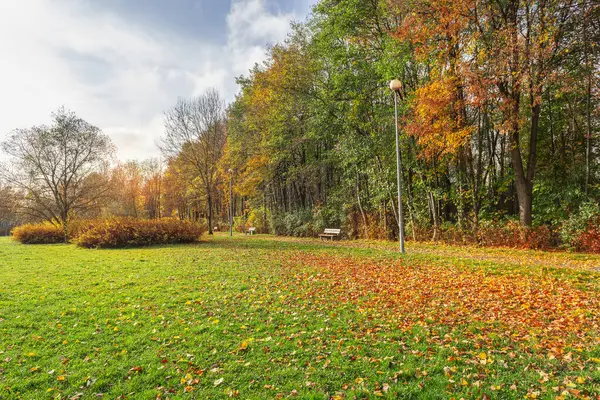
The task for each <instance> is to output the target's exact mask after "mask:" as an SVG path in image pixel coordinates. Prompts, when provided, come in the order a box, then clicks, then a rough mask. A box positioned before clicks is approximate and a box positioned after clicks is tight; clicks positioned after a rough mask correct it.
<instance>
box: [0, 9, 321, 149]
mask: <svg viewBox="0 0 600 400" xmlns="http://www.w3.org/2000/svg"><path fill="white" fill-rule="evenodd" d="M315 3H316V0H0V59H1V60H2V61H1V62H0V107H1V108H0V109H1V110H2V111H1V112H0V142H1V141H2V140H4V138H6V135H7V134H8V133H10V132H11V131H12V130H14V129H16V128H27V127H31V126H35V125H40V124H49V123H50V122H51V117H50V114H51V113H52V112H53V111H54V110H56V109H58V108H59V107H60V106H65V107H66V108H68V109H70V110H73V111H75V112H76V113H77V115H78V116H80V117H82V118H83V119H85V120H86V121H88V122H90V123H92V124H94V125H96V126H98V127H99V128H101V129H102V130H103V131H104V132H105V133H107V134H108V135H109V136H110V137H111V138H112V140H113V142H114V143H115V145H116V146H117V149H118V152H117V157H118V159H120V160H128V159H138V160H142V159H145V158H149V157H156V156H159V155H160V152H159V150H158V148H157V146H156V143H157V142H158V140H160V137H161V136H162V134H163V113H164V111H165V110H167V109H168V108H170V107H171V106H173V105H174V104H175V103H176V101H177V99H178V98H180V97H184V98H185V97H192V96H195V95H199V94H201V93H203V92H204V91H205V90H206V89H208V88H217V89H219V90H220V91H221V93H222V95H223V98H224V99H225V100H226V101H228V102H229V101H232V100H233V99H234V97H235V94H236V93H237V91H238V87H237V85H236V84H235V78H236V77H238V76H240V75H244V74H247V72H248V70H249V69H250V68H252V67H253V66H254V64H255V63H260V62H262V61H263V60H264V59H265V58H266V57H265V54H266V49H267V46H268V45H269V44H274V43H277V42H280V41H282V40H284V39H285V37H286V35H287V34H288V33H289V30H290V22H291V21H304V20H305V19H306V17H307V15H308V13H309V12H310V9H311V7H312V5H313V4H315Z"/></svg>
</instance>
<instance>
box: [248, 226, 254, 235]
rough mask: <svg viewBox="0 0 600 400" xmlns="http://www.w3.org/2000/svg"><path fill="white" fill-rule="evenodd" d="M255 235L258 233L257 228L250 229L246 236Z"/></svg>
mask: <svg viewBox="0 0 600 400" xmlns="http://www.w3.org/2000/svg"><path fill="white" fill-rule="evenodd" d="M255 233H256V228H255V227H251V228H248V230H247V231H246V235H254V234H255Z"/></svg>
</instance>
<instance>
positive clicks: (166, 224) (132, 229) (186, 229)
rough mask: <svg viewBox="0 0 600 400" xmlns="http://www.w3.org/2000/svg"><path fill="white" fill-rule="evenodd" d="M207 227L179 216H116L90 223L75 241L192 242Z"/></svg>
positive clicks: (93, 244)
mask: <svg viewBox="0 0 600 400" xmlns="http://www.w3.org/2000/svg"><path fill="white" fill-rule="evenodd" d="M205 231H206V228H205V227H204V226H201V225H198V224H195V223H193V222H189V221H180V220H176V219H161V220H136V219H131V218H113V219H107V220H104V221H95V222H93V223H91V224H89V225H88V229H87V230H85V231H84V232H83V233H81V234H80V235H79V237H78V238H77V239H76V243H77V245H78V246H81V247H87V248H117V247H130V246H151V245H155V244H175V243H193V242H197V241H199V240H200V237H201V236H202V234H203V233H204V232H205Z"/></svg>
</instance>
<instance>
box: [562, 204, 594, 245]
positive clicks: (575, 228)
mask: <svg viewBox="0 0 600 400" xmlns="http://www.w3.org/2000/svg"><path fill="white" fill-rule="evenodd" d="M598 221H600V207H598V204H597V203H595V202H592V201H588V202H584V203H582V204H581V205H580V206H579V210H578V212H575V213H572V214H571V215H570V216H569V218H568V219H567V220H566V221H565V222H564V223H563V225H562V227H561V230H560V236H561V238H562V241H563V242H564V243H565V244H566V245H567V246H569V247H571V248H574V249H577V250H581V249H582V243H581V240H584V241H588V240H590V239H591V236H590V235H592V236H593V233H591V231H592V228H593V225H594V224H595V223H597V222H598ZM586 232H587V234H586ZM588 244H589V243H588ZM583 247H586V246H585V245H583ZM587 251H589V250H587Z"/></svg>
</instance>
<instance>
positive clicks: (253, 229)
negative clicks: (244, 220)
mask: <svg viewBox="0 0 600 400" xmlns="http://www.w3.org/2000/svg"><path fill="white" fill-rule="evenodd" d="M248 232H256V228H248Z"/></svg>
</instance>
